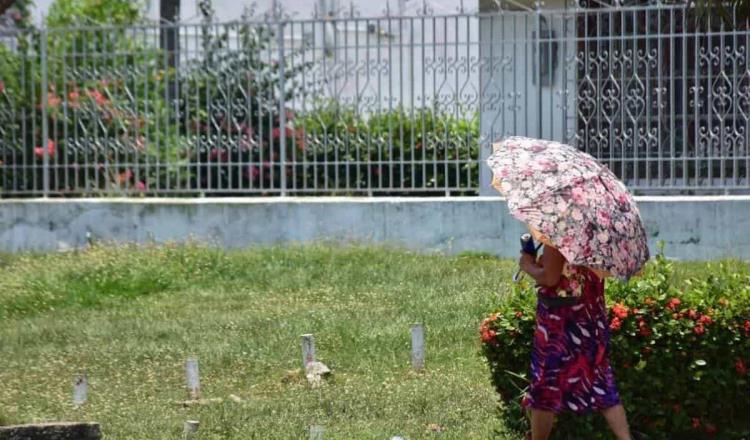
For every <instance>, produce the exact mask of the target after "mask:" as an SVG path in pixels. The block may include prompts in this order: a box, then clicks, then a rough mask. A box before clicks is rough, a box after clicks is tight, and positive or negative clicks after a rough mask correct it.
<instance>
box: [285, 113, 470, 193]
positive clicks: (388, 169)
mask: <svg viewBox="0 0 750 440" xmlns="http://www.w3.org/2000/svg"><path fill="white" fill-rule="evenodd" d="M297 124H298V125H297V130H295V133H297V132H299V131H300V130H301V133H300V137H301V139H302V140H303V142H302V143H301V145H299V150H300V152H301V154H304V157H305V160H306V161H308V162H312V163H313V165H308V170H306V171H305V174H306V175H313V176H312V180H313V181H312V182H308V185H313V184H315V185H317V187H319V188H336V187H339V188H342V187H345V188H353V189H366V188H368V187H371V188H375V189H382V190H381V192H384V193H388V192H390V193H404V192H408V191H414V192H412V193H410V194H412V195H419V194H424V193H427V192H429V191H430V190H432V191H433V192H434V190H438V191H439V190H441V189H443V188H446V187H449V188H465V193H473V189H472V188H477V187H478V182H479V171H478V166H479V161H478V158H479V119H478V118H477V117H476V115H471V116H469V117H458V116H455V115H453V114H447V113H440V112H438V111H434V110H432V109H429V108H423V109H404V108H396V109H394V110H391V111H381V112H377V113H373V114H371V115H363V114H361V113H358V112H357V111H356V110H355V109H352V108H346V107H340V106H338V105H336V104H331V105H328V106H325V105H324V106H321V108H320V109H317V110H316V111H311V112H309V113H308V114H306V115H305V116H304V117H303V118H301V119H298V121H297ZM298 174H300V173H299V172H298ZM415 190H416V191H415ZM425 190H426V191H425ZM454 193H455V192H454ZM459 193H464V191H461V190H459V191H458V193H455V194H459Z"/></svg>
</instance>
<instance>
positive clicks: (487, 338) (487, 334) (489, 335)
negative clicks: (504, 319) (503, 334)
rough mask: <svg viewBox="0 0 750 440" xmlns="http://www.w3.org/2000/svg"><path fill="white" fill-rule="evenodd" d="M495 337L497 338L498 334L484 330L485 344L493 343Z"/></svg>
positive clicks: (483, 338) (483, 339)
mask: <svg viewBox="0 0 750 440" xmlns="http://www.w3.org/2000/svg"><path fill="white" fill-rule="evenodd" d="M495 336H497V333H496V332H495V331H494V330H489V329H484V330H482V342H484V343H489V342H492V341H493V340H494V339H495Z"/></svg>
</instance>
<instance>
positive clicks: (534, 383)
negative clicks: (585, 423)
mask: <svg viewBox="0 0 750 440" xmlns="http://www.w3.org/2000/svg"><path fill="white" fill-rule="evenodd" d="M539 295H545V296H561V297H562V296H575V297H578V303H577V304H575V305H569V306H567V305H566V306H560V307H553V306H548V305H546V304H545V302H543V301H542V300H538V304H537V314H536V330H535V333H534V345H533V351H532V354H531V376H530V386H529V391H528V392H527V394H526V396H525V397H524V399H523V402H522V404H523V406H524V407H527V408H534V409H538V410H544V411H552V412H554V413H559V412H562V411H572V412H574V413H587V412H592V411H601V410H603V409H606V408H609V407H612V406H615V405H617V404H619V403H620V396H619V394H618V392H617V387H616V386H615V381H614V376H613V374H612V368H611V366H610V363H609V325H608V324H609V321H608V318H607V309H606V306H605V303H604V281H603V280H602V279H600V278H599V277H598V276H597V275H596V274H594V272H593V271H591V270H590V269H587V268H585V267H577V266H569V265H567V264H566V266H565V269H564V271H563V275H562V276H561V279H560V282H559V283H558V285H557V286H556V287H555V288H540V290H539Z"/></svg>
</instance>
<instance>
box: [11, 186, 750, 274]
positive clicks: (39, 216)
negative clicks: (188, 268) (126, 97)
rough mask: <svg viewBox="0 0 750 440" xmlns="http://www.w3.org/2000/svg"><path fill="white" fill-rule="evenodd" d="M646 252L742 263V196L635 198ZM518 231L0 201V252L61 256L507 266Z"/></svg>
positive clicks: (272, 205)
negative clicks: (124, 245)
mask: <svg viewBox="0 0 750 440" xmlns="http://www.w3.org/2000/svg"><path fill="white" fill-rule="evenodd" d="M638 201H639V206H640V209H641V214H642V216H643V219H644V222H645V224H646V228H647V230H648V234H649V238H650V240H651V245H652V246H654V245H655V244H656V242H657V241H658V240H663V241H664V242H665V243H666V253H667V255H668V256H670V257H674V258H678V259H689V260H706V259H714V258H720V257H727V256H734V257H741V258H750V197H748V196H721V197H640V198H638ZM523 231H524V227H523V225H521V224H520V223H518V222H517V221H516V220H514V219H513V218H512V217H511V216H510V215H509V214H508V212H507V207H506V206H505V203H504V201H503V200H502V199H500V198H497V197H463V198H427V199H424V198H340V197H336V198H232V199H27V200H9V199H8V200H0V252H18V251H29V250H35V251H39V250H44V251H49V250H67V249H72V248H76V247H81V246H84V245H86V243H87V240H88V239H94V240H107V241H119V242H147V241H157V242H164V241H183V240H186V239H189V238H190V237H193V238H195V239H199V240H202V241H208V242H210V243H212V244H215V245H218V246H223V247H227V248H241V247H246V246H252V245H269V244H279V243H304V242H311V241H322V240H328V241H331V240H332V241H342V242H365V243H388V244H394V245H398V246H403V247H407V248H410V249H416V250H421V251H427V252H430V251H438V252H445V253H457V252H462V251H486V252H490V253H493V254H497V255H502V256H508V257H515V256H516V255H517V254H518V236H519V234H521V233H522V232H523Z"/></svg>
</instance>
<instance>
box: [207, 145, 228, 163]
mask: <svg viewBox="0 0 750 440" xmlns="http://www.w3.org/2000/svg"><path fill="white" fill-rule="evenodd" d="M209 158H210V159H211V160H214V161H217V162H227V161H228V160H229V152H228V151H227V150H225V149H223V148H212V149H211V154H210V155H209Z"/></svg>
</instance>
